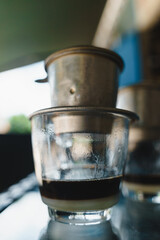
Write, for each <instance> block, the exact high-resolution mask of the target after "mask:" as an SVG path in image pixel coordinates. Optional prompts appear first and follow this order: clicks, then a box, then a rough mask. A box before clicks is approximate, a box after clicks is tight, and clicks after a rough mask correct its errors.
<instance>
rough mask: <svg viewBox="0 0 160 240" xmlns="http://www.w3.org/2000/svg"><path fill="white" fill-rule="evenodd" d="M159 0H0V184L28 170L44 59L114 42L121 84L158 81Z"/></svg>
mask: <svg viewBox="0 0 160 240" xmlns="http://www.w3.org/2000/svg"><path fill="white" fill-rule="evenodd" d="M159 40H160V0H154V1H153V0H107V1H106V0H76V1H75V0H67V1H65V0H47V1H43V0H39V1H36V0H32V1H25V0H14V1H11V0H0V159H1V168H0V191H4V190H5V189H7V188H8V187H9V186H10V185H11V184H13V183H16V182H17V181H19V180H20V179H21V178H23V177H25V176H27V175H28V174H29V173H31V172H33V159H32V150H31V139H30V131H31V130H30V122H29V120H28V116H29V115H30V114H31V113H32V112H34V111H36V110H39V109H42V108H46V107H50V89H49V86H48V83H43V84H40V83H37V82H35V80H37V79H44V78H46V72H45V69H44V59H45V58H46V57H47V56H48V55H50V54H51V53H53V52H54V51H57V50H60V49H62V48H67V47H70V46H73V45H82V44H85V45H88V44H92V45H95V46H99V47H104V48H108V49H111V50H114V51H115V52H117V53H118V54H120V55H121V57H122V58H123V60H124V63H125V69H124V71H123V73H122V74H121V76H120V81H119V87H120V88H122V87H125V86H130V85H133V84H139V83H142V82H152V83H153V82H154V83H155V84H157V85H158V84H159V82H160V43H159V42H160V41H159Z"/></svg>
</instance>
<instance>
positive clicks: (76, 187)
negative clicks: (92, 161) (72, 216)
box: [40, 176, 121, 200]
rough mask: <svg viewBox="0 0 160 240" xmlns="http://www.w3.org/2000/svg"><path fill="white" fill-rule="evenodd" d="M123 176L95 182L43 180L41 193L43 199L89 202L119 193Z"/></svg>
mask: <svg viewBox="0 0 160 240" xmlns="http://www.w3.org/2000/svg"><path fill="white" fill-rule="evenodd" d="M120 180H121V176H115V177H109V178H105V179H93V180H74V181H72V180H49V179H43V183H42V186H40V192H41V195H42V196H43V197H46V198H50V199H59V200H89V199H98V198H105V197H110V196H114V195H117V194H118V193H119V184H120Z"/></svg>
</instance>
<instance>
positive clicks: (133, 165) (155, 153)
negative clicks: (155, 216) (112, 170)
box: [122, 140, 160, 203]
mask: <svg viewBox="0 0 160 240" xmlns="http://www.w3.org/2000/svg"><path fill="white" fill-rule="evenodd" d="M122 191H123V195H124V196H126V197H129V198H131V199H134V200H138V201H147V202H153V203H160V140H143V141H140V142H137V143H136V144H135V145H133V146H132V149H131V150H129V154H128V160H127V161H126V165H125V169H124V179H123V188H122Z"/></svg>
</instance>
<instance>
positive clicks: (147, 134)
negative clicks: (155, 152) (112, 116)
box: [117, 83, 160, 142]
mask: <svg viewBox="0 0 160 240" xmlns="http://www.w3.org/2000/svg"><path fill="white" fill-rule="evenodd" d="M159 105H160V85H157V84H153V83H145V84H144V83H142V84H137V85H132V86H129V87H125V88H122V89H120V90H119V92H118V100H117V107H119V108H122V109H126V110H129V111H133V112H136V113H137V114H138V115H139V116H140V121H138V122H136V123H135V124H134V125H132V127H131V128H130V137H129V139H130V142H139V141H143V140H154V139H159V138H160V110H159Z"/></svg>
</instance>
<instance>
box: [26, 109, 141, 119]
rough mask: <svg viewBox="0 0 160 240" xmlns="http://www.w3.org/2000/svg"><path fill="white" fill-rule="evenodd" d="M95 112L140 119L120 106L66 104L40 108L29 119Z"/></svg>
mask: <svg viewBox="0 0 160 240" xmlns="http://www.w3.org/2000/svg"><path fill="white" fill-rule="evenodd" d="M85 112H86V113H95V114H100V113H101V114H107V113H109V114H112V115H119V116H121V117H124V118H128V119H129V120H131V121H138V120H139V116H138V115H137V114H136V113H134V112H131V111H128V110H124V109H120V108H105V107H81V106H66V107H50V108H44V109H40V110H38V111H35V112H33V113H32V114H31V115H30V116H29V119H30V120H32V118H34V117H35V116H38V115H50V114H57V115H59V114H62V113H63V114H65V113H85Z"/></svg>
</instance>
